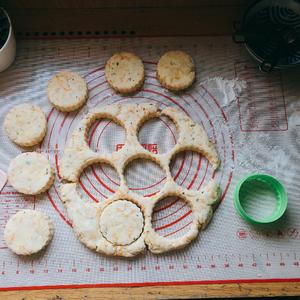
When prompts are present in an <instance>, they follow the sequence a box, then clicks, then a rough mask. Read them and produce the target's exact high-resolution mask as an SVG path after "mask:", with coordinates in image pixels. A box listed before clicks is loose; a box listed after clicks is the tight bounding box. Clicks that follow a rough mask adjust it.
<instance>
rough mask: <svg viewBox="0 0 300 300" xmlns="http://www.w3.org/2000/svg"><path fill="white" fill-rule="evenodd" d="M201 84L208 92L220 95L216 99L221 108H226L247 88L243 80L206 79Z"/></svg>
mask: <svg viewBox="0 0 300 300" xmlns="http://www.w3.org/2000/svg"><path fill="white" fill-rule="evenodd" d="M202 84H203V85H206V86H207V87H208V89H209V90H210V91H213V92H215V93H217V94H219V95H220V96H219V97H218V99H219V100H220V104H221V106H227V105H229V104H230V103H231V102H233V101H235V100H236V98H237V97H238V96H239V95H240V94H241V93H242V91H243V90H244V89H245V88H246V86H247V83H246V81H244V80H240V79H238V78H234V79H224V78H222V77H214V78H208V79H207V80H205V81H204V82H203V83H202Z"/></svg>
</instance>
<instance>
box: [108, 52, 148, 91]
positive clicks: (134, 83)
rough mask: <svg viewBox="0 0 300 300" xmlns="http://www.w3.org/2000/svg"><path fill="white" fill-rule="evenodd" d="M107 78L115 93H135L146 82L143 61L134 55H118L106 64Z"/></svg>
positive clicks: (122, 53)
mask: <svg viewBox="0 0 300 300" xmlns="http://www.w3.org/2000/svg"><path fill="white" fill-rule="evenodd" d="M105 76H106V79H107V81H108V83H109V85H110V86H111V87H112V88H113V89H114V90H115V91H117V92H119V93H122V94H127V93H133V92H135V91H137V90H138V89H139V88H140V87H141V86H142V84H143V82H144V78H145V73H144V65H143V62H142V60H141V59H140V58H139V57H138V56H136V55H134V54H132V53H128V52H120V53H116V54H114V55H113V56H112V57H111V58H110V59H109V60H108V61H107V63H106V66H105Z"/></svg>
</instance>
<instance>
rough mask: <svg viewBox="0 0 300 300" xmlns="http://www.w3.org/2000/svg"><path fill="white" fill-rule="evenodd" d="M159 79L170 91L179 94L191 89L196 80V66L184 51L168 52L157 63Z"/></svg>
mask: <svg viewBox="0 0 300 300" xmlns="http://www.w3.org/2000/svg"><path fill="white" fill-rule="evenodd" d="M156 74H157V79H158V81H159V82H160V83H161V85H162V86H164V87H165V88H167V89H168V90H171V91H174V92H177V91H181V90H184V89H187V88H188V87H190V86H191V85H192V84H193V82H194V80H195V76H196V74H195V64H194V61H193V59H192V57H191V56H190V55H189V54H187V53H185V52H183V51H168V52H166V53H165V54H164V55H162V56H161V58H160V59H159V61H158V63H157V72H156Z"/></svg>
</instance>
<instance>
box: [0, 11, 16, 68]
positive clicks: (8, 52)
mask: <svg viewBox="0 0 300 300" xmlns="http://www.w3.org/2000/svg"><path fill="white" fill-rule="evenodd" d="M0 10H2V11H3V12H4V13H5V14H6V16H7V18H8V21H9V32H8V37H7V40H6V42H5V44H4V45H3V47H2V48H1V49H0V72H2V71H4V70H5V69H7V68H8V67H9V66H10V65H11V64H12V63H13V61H14V60H15V57H16V40H15V35H14V32H13V29H12V25H11V21H10V18H9V16H8V14H7V12H6V11H5V10H4V9H3V8H0Z"/></svg>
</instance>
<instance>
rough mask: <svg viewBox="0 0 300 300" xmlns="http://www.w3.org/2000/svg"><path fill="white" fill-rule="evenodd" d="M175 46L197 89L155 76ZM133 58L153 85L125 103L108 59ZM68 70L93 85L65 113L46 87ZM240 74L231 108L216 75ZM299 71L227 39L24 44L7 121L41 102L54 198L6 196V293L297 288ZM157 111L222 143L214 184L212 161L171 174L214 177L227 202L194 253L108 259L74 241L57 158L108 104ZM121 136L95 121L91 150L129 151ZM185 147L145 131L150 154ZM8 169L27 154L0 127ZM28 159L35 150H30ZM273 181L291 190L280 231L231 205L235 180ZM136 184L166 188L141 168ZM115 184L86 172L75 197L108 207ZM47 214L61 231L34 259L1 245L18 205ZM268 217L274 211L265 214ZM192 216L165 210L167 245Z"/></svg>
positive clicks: (173, 207) (158, 175)
mask: <svg viewBox="0 0 300 300" xmlns="http://www.w3.org/2000/svg"><path fill="white" fill-rule="evenodd" d="M169 49H182V50H185V51H187V52H189V53H190V54H191V55H192V56H193V58H194V60H195V62H196V67H197V81H196V83H195V84H194V85H193V87H192V88H190V89H189V90H187V91H185V92H183V93H180V94H173V93H170V92H168V91H166V90H165V89H163V88H162V87H161V86H160V85H159V83H158V81H157V80H156V77H155V67H156V62H157V60H158V58H159V57H160V55H161V54H162V53H164V52H165V51H166V50H169ZM121 50H126V51H132V52H135V53H136V54H138V55H139V56H140V57H142V59H143V61H144V64H145V70H146V79H145V85H144V86H143V89H142V90H141V91H139V92H138V93H136V94H135V95H132V96H129V97H125V96H120V95H118V94H115V93H114V92H113V91H112V90H111V89H110V88H109V86H108V84H107V82H106V80H105V76H104V64H105V61H106V60H107V59H108V58H109V57H110V56H111V55H112V54H113V53H114V52H116V51H121ZM61 69H70V70H74V71H78V72H80V74H82V75H83V76H84V77H85V79H86V81H87V83H88V87H89V99H88V102H87V105H85V106H84V107H83V108H82V109H81V110H79V111H77V112H74V113H61V112H58V111H57V110H56V109H54V108H52V107H51V105H50V104H49V103H48V101H47V95H46V86H47V82H48V80H49V78H50V77H51V76H52V75H53V74H54V73H55V72H57V71H59V70H61ZM219 76H221V77H223V78H225V79H233V78H236V77H238V78H239V79H240V80H244V81H245V82H246V84H247V86H246V87H245V89H244V90H243V92H242V94H241V95H240V96H239V97H238V98H237V99H234V97H233V98H230V97H229V96H228V93H227V92H226V91H225V92H224V89H222V88H221V87H220V85H219V84H217V82H218V80H210V81H206V82H205V80H207V79H208V78H213V77H219ZM298 83H299V76H297V72H296V71H293V70H292V71H289V72H286V73H283V72H279V71H275V72H273V73H272V74H263V73H260V72H259V71H258V70H257V67H256V66H255V64H254V63H253V62H252V61H251V60H249V59H248V55H247V54H246V53H245V50H244V49H243V48H242V47H240V46H237V45H234V44H233V43H232V41H231V39H230V37H193V38H179V37H176V38H175V37H174V38H132V39H126V38H122V39H119V38H112V39H64V40H63V39H54V40H48V39H46V40H22V41H18V51H17V59H16V61H15V63H14V65H13V66H12V67H11V68H10V69H9V70H7V71H5V72H3V73H1V74H0V120H1V123H3V119H4V116H5V114H6V113H7V111H8V110H9V109H10V108H11V107H13V106H14V105H16V104H18V103H23V102H28V101H32V102H34V103H36V104H38V105H40V106H41V107H42V108H43V110H44V111H45V113H46V114H47V119H48V132H47V136H46V137H45V139H44V141H43V142H42V144H41V145H40V146H39V147H37V148H36V149H35V150H37V151H40V152H43V153H45V155H47V156H48V157H49V159H50V160H51V162H52V164H53V166H54V167H55V168H56V174H57V175H56V181H55V184H54V186H53V187H52V188H51V190H50V191H49V192H48V193H46V194H44V195H42V196H38V197H27V196H23V195H21V194H18V193H17V192H16V191H15V190H14V189H13V188H12V187H11V186H9V184H6V186H5V187H4V189H3V190H2V192H1V194H0V288H1V289H10V288H12V289H13V288H33V289H34V288H43V287H49V286H50V287H70V286H73V287H79V286H107V285H112V286H121V285H150V284H176V283H177V284H182V283H190V284H192V283H209V282H211V283H216V282H243V281H247V282H251V281H253V282H255V281H259V280H265V281H274V280H275V281H276V280H279V281H280V280H283V281H284V280H289V279H291V278H292V279H296V280H300V267H299V260H300V243H299V238H300V235H299V230H300V228H299V217H300V202H299V194H300V185H299V182H300V169H299V163H300V161H299V160H300V154H299V150H300V133H299V132H300V131H299V128H300V127H299V126H300V99H299V97H297V95H300V93H299V87H298V88H297V85H298V86H299V84H298ZM117 102H119V103H133V102H135V103H140V102H151V103H155V104H158V105H159V106H161V107H165V106H174V107H176V108H178V109H179V110H182V111H183V112H184V113H186V114H187V115H189V116H190V117H191V118H192V119H194V120H195V121H196V122H198V123H200V124H201V125H202V126H203V127H204V128H205V130H206V131H207V133H208V135H209V136H210V137H211V139H212V140H213V141H214V143H215V144H216V148H217V149H218V152H219V155H220V157H221V160H222V164H221V167H220V169H219V171H218V172H217V173H216V174H215V175H214V174H213V172H212V170H211V166H210V165H209V164H208V162H207V161H206V159H205V158H203V157H201V156H199V155H198V154H196V153H193V152H186V153H180V154H178V155H177V156H176V157H174V159H173V160H172V163H171V165H170V168H171V172H172V175H173V176H174V179H175V180H176V182H177V183H178V184H180V185H182V186H185V187H186V188H188V189H199V188H200V187H201V186H203V185H205V184H206V183H207V181H208V180H209V178H210V177H211V176H215V178H216V179H217V180H218V181H219V182H220V184H221V187H222V190H223V195H222V202H221V204H220V205H219V207H218V209H217V210H216V212H215V214H214V217H213V219H212V221H211V223H210V224H209V226H208V227H207V229H206V230H205V231H203V232H201V233H200V235H199V237H198V238H197V239H196V240H195V242H193V243H192V244H191V245H190V246H189V247H186V248H185V249H183V250H180V251H175V252H171V253H168V254H164V255H153V254H151V253H149V252H146V253H145V254H143V255H141V256H139V257H136V258H133V259H122V258H111V257H105V256H103V255H100V254H97V253H94V252H92V251H90V250H89V249H87V248H86V247H85V246H84V245H82V244H81V243H80V242H79V241H78V240H77V239H76V238H75V235H74V234H73V231H72V228H71V224H70V223H69V221H68V217H67V215H66V212H65V210H64V207H63V205H62V202H61V200H60V196H59V185H60V175H59V169H58V165H59V161H60V158H61V156H62V152H63V149H64V146H65V144H66V142H67V140H68V138H69V137H70V134H71V133H72V130H73V129H74V127H75V126H76V125H77V124H78V122H79V120H80V119H81V118H82V117H83V115H84V114H85V113H86V112H88V111H89V110H91V109H92V108H93V107H97V106H103V105H106V104H111V103H117ZM124 136H125V133H124V131H123V129H122V128H121V127H120V126H118V125H116V124H115V123H113V122H112V121H110V120H99V121H97V122H96V123H95V124H94V125H93V126H92V127H91V130H90V133H89V137H88V142H89V144H90V147H91V148H92V149H94V150H95V151H106V152H107V151H110V152H111V151H118V150H119V149H120V148H122V146H123V143H124ZM176 139H177V133H176V128H175V126H174V124H173V123H172V122H171V121H170V120H168V119H165V118H161V119H155V120H151V121H149V122H146V123H145V124H144V125H143V126H142V127H141V129H140V132H139V140H140V142H141V143H142V144H143V145H144V147H145V148H147V149H148V150H149V151H152V152H154V153H157V152H160V153H161V152H164V151H167V150H168V149H170V148H171V147H172V146H173V145H174V144H175V143H176ZM0 144H1V153H0V155H1V157H0V168H1V169H3V170H6V169H7V166H8V164H9V160H10V159H11V158H12V157H14V156H15V155H17V154H18V153H20V152H21V151H25V150H24V149H20V148H18V147H16V146H15V145H13V144H12V143H11V142H10V141H9V140H8V138H7V136H6V135H5V133H4V131H3V128H2V124H1V129H0ZM30 150H32V149H30ZM257 171H258V172H266V173H270V174H272V175H274V176H276V177H278V178H279V179H280V180H281V181H282V182H283V184H284V185H285V187H286V189H287V191H288V196H289V205H288V210H287V213H286V214H285V216H284V217H283V218H282V219H281V220H280V221H279V222H277V223H276V224H273V225H271V226H264V227H252V226H251V225H249V224H247V223H245V222H244V221H243V220H242V219H241V218H240V217H239V216H238V215H237V214H236V212H235V210H234V207H233V191H234V187H235V186H236V184H237V181H238V180H239V179H240V178H241V177H242V176H244V175H246V174H249V173H252V172H257ZM126 178H127V182H128V185H129V187H130V188H131V189H134V190H135V191H136V192H137V193H139V194H141V196H144V197H147V196H149V195H151V194H154V193H156V192H157V191H158V190H159V189H160V188H161V187H162V185H163V184H164V180H165V178H164V174H163V172H162V171H161V170H160V169H159V167H158V166H156V165H154V164H153V163H150V162H145V161H142V162H140V164H138V163H133V164H132V165H129V167H128V169H127V170H126ZM117 187H118V176H117V174H116V172H115V171H114V170H113V169H112V168H110V167H108V166H106V165H93V166H90V167H89V168H87V169H86V170H84V172H83V173H82V175H81V178H80V182H79V184H78V190H79V191H80V193H81V194H82V196H83V197H89V198H90V201H103V199H105V198H107V197H109V196H110V195H111V194H112V193H113V192H114V191H115V189H116V188H117ZM24 207H26V208H34V209H39V210H42V211H45V212H46V213H47V214H48V215H49V216H50V217H51V218H52V219H53V221H54V222H55V235H54V238H53V241H52V242H51V243H50V245H49V246H48V247H47V249H46V250H45V251H43V252H42V253H40V254H38V255H36V256H34V257H18V256H16V255H14V254H13V253H11V252H10V251H9V250H8V249H7V248H6V246H5V243H4V241H3V229H4V226H5V223H6V222H7V220H8V218H9V217H10V216H11V215H12V214H14V213H15V212H17V211H18V210H20V209H22V208H24ZM266 209H268V207H266ZM191 216H192V212H191V211H190V209H189V207H188V206H187V205H186V204H185V203H184V202H182V201H181V200H180V199H174V198H168V199H165V200H164V201H162V202H161V203H159V204H158V206H157V207H156V208H155V212H154V215H153V226H154V227H155V228H156V230H157V232H158V233H159V234H161V235H164V236H165V238H173V237H174V236H180V235H182V234H184V233H185V232H186V231H187V230H188V228H189V225H190V220H191Z"/></svg>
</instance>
